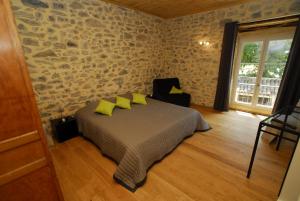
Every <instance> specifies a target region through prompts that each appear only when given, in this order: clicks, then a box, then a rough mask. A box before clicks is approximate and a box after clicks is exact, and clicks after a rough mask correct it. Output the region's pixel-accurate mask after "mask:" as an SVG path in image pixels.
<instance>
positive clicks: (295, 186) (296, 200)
mask: <svg viewBox="0 0 300 201" xmlns="http://www.w3.org/2000/svg"><path fill="white" fill-rule="evenodd" d="M278 201H300V143H298V145H297V149H296V152H295V154H294V157H293V159H292V163H291V165H290V168H289V171H288V174H287V177H286V179H285V182H284V185H283V188H282V191H281V194H280V197H279V199H278Z"/></svg>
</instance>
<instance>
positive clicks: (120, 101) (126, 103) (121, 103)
mask: <svg viewBox="0 0 300 201" xmlns="http://www.w3.org/2000/svg"><path fill="white" fill-rule="evenodd" d="M116 106H117V107H120V108H124V109H129V110H130V109H131V106H130V100H129V99H128V98H123V97H121V96H117V97H116Z"/></svg>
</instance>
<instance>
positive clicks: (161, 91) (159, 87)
mask: <svg viewBox="0 0 300 201" xmlns="http://www.w3.org/2000/svg"><path fill="white" fill-rule="evenodd" d="M173 86H175V87H176V88H180V84H179V79H178V78H166V79H155V80H153V96H157V95H166V94H169V92H170V90H171V88H172V87H173Z"/></svg>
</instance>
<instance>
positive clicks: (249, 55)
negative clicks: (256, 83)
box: [240, 40, 292, 78]
mask: <svg viewBox="0 0 300 201" xmlns="http://www.w3.org/2000/svg"><path fill="white" fill-rule="evenodd" d="M291 43H292V40H278V41H271V42H270V43H269V47H268V52H267V60H266V62H265V68H264V72H263V77H266V78H280V77H282V75H283V72H284V69H285V65H286V62H287V59H288V55H289V54H288V53H289V49H290V47H291ZM260 54H261V43H260V42H251V43H247V44H246V45H245V46H244V49H243V55H242V64H241V67H240V70H241V71H240V72H242V75H244V76H248V77H256V75H257V71H258V65H259V59H260Z"/></svg>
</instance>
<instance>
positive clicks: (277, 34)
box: [229, 27, 295, 115]
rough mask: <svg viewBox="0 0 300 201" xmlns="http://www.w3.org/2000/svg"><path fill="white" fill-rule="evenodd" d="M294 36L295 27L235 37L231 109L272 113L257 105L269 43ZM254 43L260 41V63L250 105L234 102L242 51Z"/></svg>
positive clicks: (240, 34) (268, 109) (248, 33)
mask: <svg viewBox="0 0 300 201" xmlns="http://www.w3.org/2000/svg"><path fill="white" fill-rule="evenodd" d="M294 34H295V27H282V28H270V29H267V30H258V31H251V32H244V33H239V34H238V37H237V43H236V46H237V51H236V52H235V56H234V58H235V59H234V63H233V72H232V79H231V87H230V99H229V106H230V108H231V109H235V110H242V111H247V112H253V113H258V114H264V115H269V114H271V113H272V108H267V107H263V106H259V105H257V100H258V95H259V89H260V88H259V87H260V83H261V79H262V74H263V72H264V67H265V59H266V56H267V52H268V46H269V41H272V40H280V39H286V38H289V37H290V38H293V36H294ZM254 41H262V48H261V53H260V61H259V69H258V72H257V76H256V77H257V78H258V79H256V82H255V91H254V95H253V98H252V103H250V104H243V103H237V102H235V95H236V90H237V79H236V78H237V76H238V73H239V69H240V64H241V59H242V58H241V57H242V51H243V49H244V45H245V43H247V42H254Z"/></svg>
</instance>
